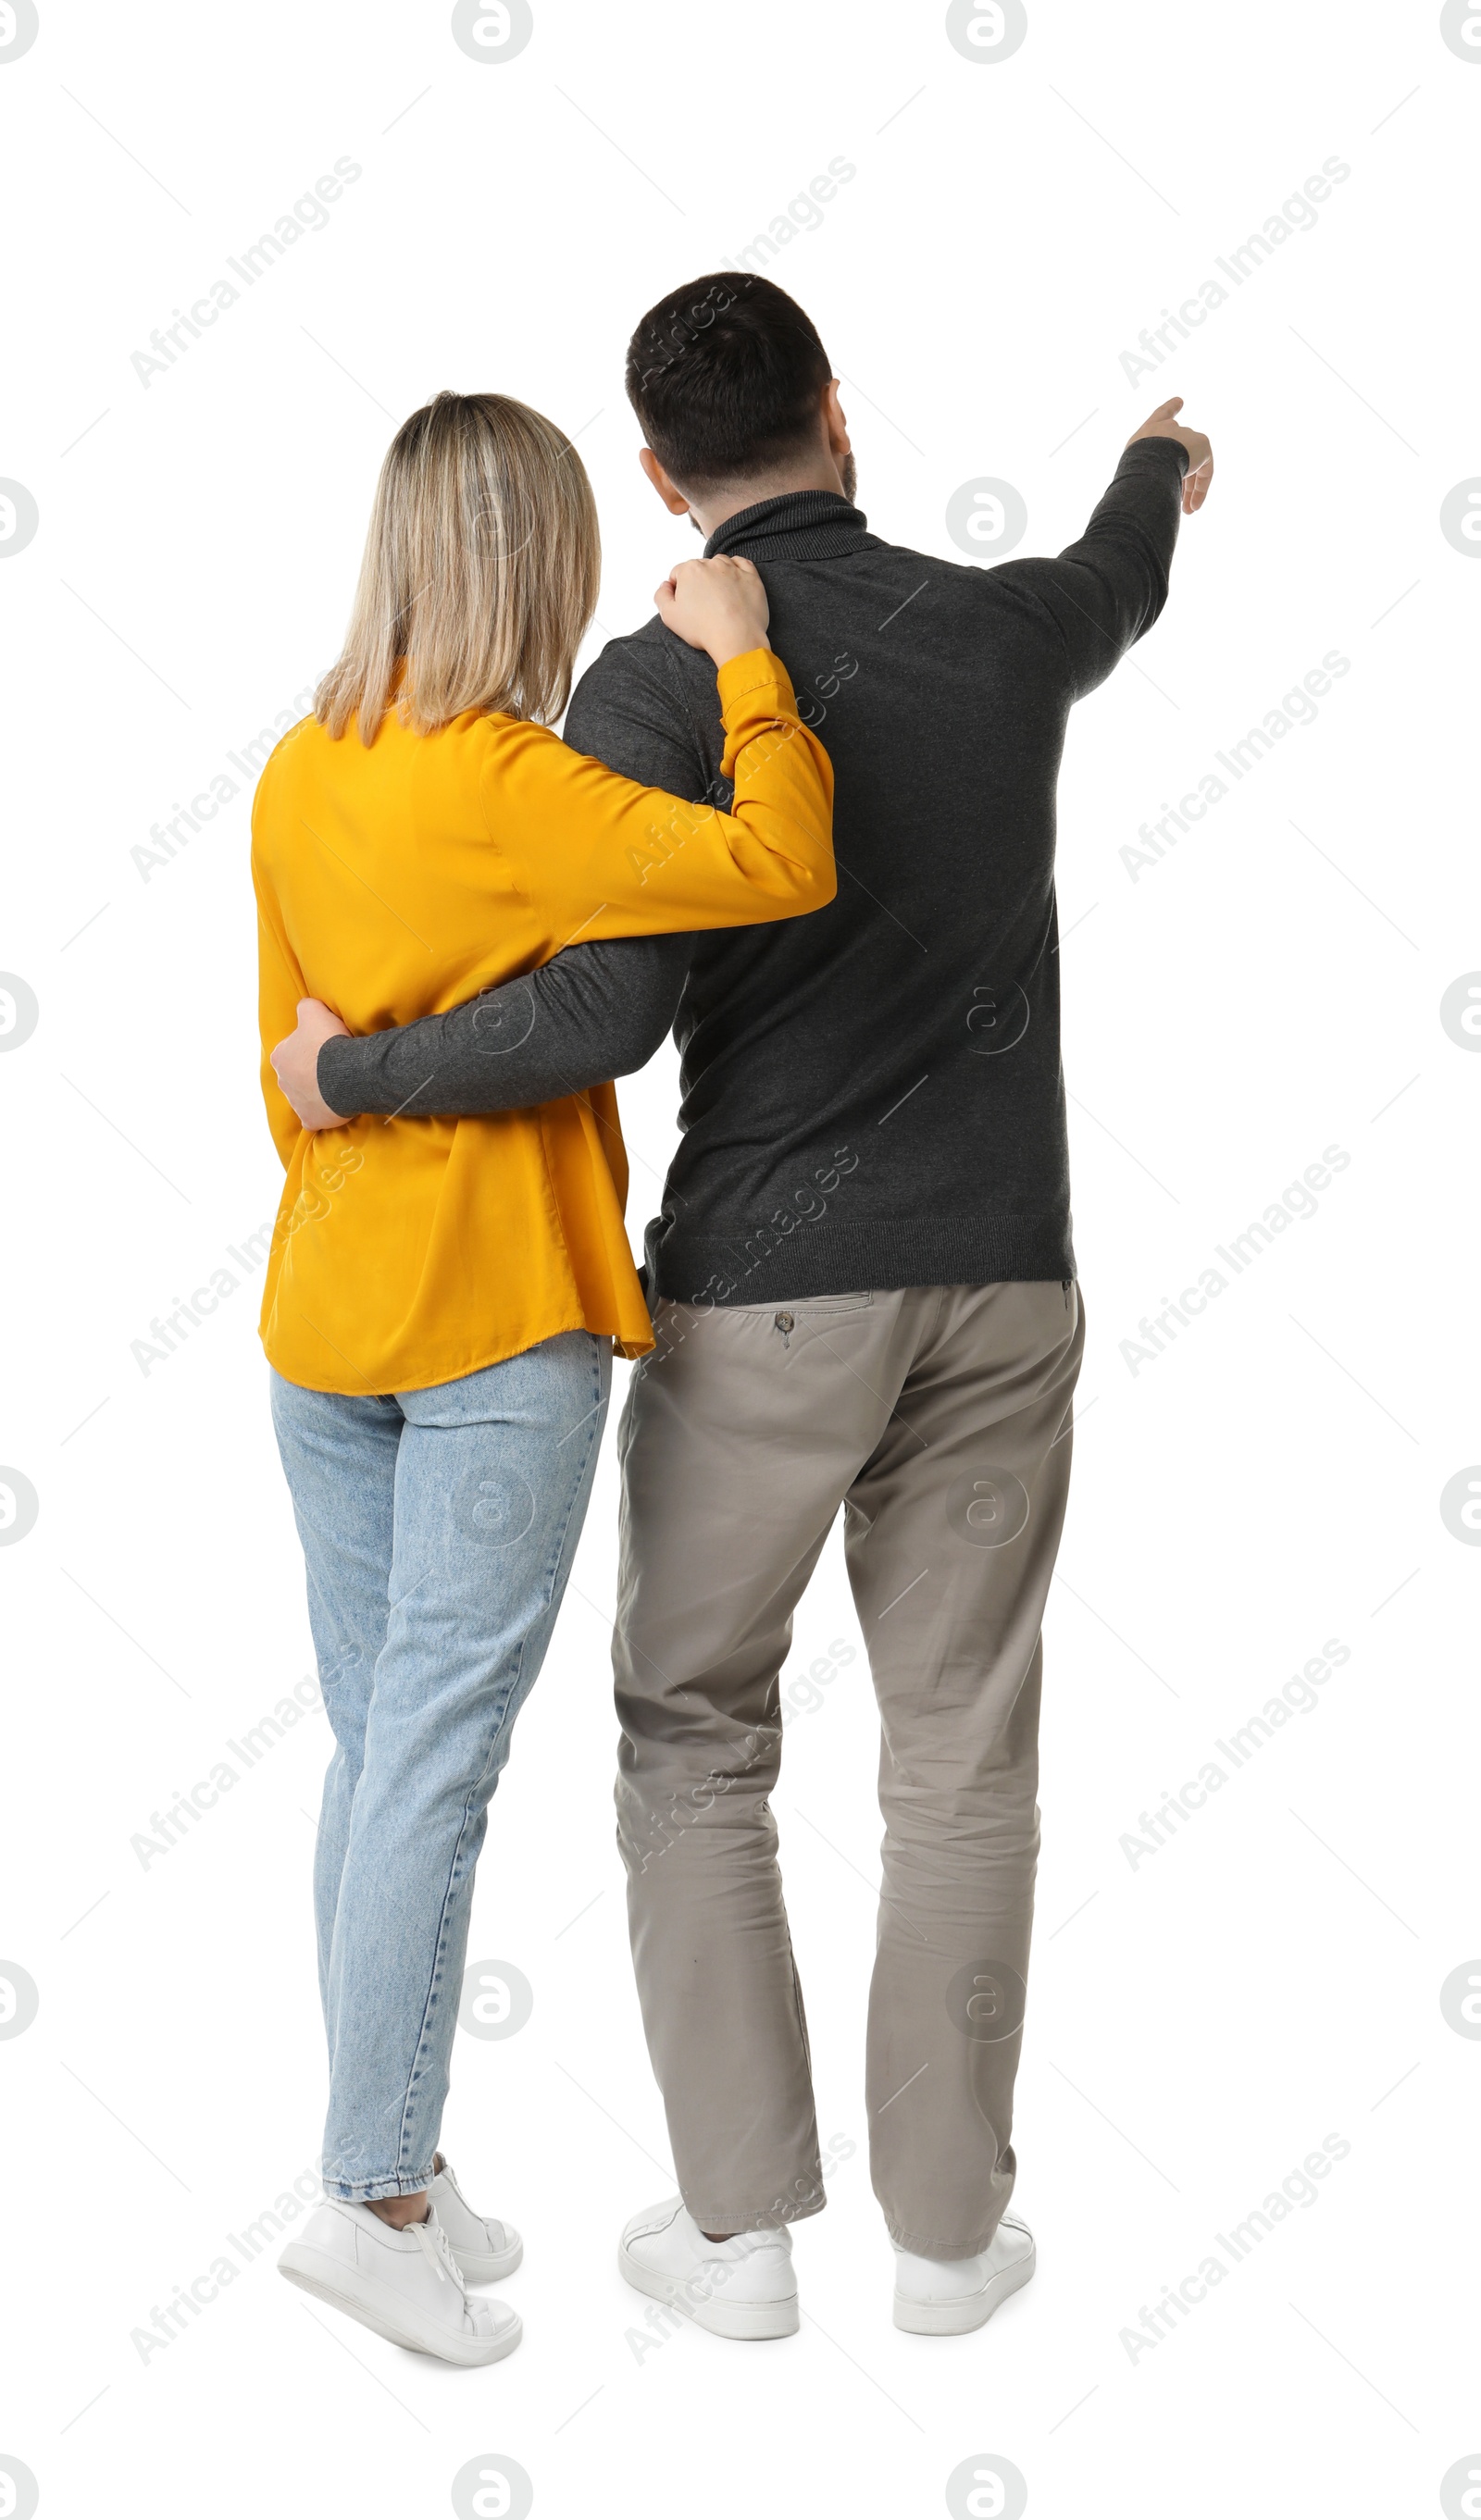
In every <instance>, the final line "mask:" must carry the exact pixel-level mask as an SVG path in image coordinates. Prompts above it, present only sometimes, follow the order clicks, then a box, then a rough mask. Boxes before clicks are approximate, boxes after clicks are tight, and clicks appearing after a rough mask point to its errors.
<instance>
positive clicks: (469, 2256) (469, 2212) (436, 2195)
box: [426, 2155, 524, 2283]
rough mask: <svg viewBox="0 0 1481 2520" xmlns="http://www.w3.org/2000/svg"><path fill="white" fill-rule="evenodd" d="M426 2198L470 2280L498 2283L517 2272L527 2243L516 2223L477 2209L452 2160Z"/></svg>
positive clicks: (438, 2174)
mask: <svg viewBox="0 0 1481 2520" xmlns="http://www.w3.org/2000/svg"><path fill="white" fill-rule="evenodd" d="M439 2159H440V2155H439ZM426 2201H427V2203H428V2204H429V2205H430V2207H431V2209H432V2212H433V2213H434V2214H435V2215H436V2217H437V2220H438V2222H439V2223H440V2224H441V2226H442V2228H443V2229H444V2231H445V2232H446V2233H447V2237H448V2244H449V2246H450V2248H451V2249H452V2253H453V2255H454V2257H455V2258H456V2259H457V2261H458V2265H459V2268H460V2270H461V2272H462V2274H463V2278H464V2281H465V2282H466V2283H498V2282H499V2281H500V2280H501V2278H502V2277H503V2276H505V2275H512V2274H513V2273H514V2272H515V2269H516V2266H517V2265H518V2264H519V2261H520V2259H521V2258H522V2257H523V2255H524V2242H523V2241H522V2240H521V2239H520V2237H519V2234H518V2232H517V2231H516V2229H515V2227H514V2225H513V2223H496V2222H494V2221H493V2220H492V2219H485V2217H484V2216H483V2215H481V2214H475V2213H474V2212H473V2209H472V2207H471V2205H470V2203H469V2201H468V2198H467V2197H466V2196H465V2195H464V2193H463V2190H462V2188H461V2187H460V2186H459V2184H458V2179H457V2174H456V2172H455V2171H454V2169H453V2166H452V2163H451V2162H450V2161H444V2162H443V2163H442V2167H441V2169H440V2170H439V2171H438V2172H437V2174H436V2177H435V2178H434V2179H433V2181H432V2183H431V2185H430V2186H429V2187H428V2189H427V2191H426Z"/></svg>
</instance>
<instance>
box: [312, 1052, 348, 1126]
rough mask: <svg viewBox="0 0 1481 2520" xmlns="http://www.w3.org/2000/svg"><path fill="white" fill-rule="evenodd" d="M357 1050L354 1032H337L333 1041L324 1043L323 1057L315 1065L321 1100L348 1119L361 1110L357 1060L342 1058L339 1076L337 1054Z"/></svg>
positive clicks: (341, 1116)
mask: <svg viewBox="0 0 1481 2520" xmlns="http://www.w3.org/2000/svg"><path fill="white" fill-rule="evenodd" d="M354 1047H355V1036H354V1034H353V1033H337V1034H336V1035H335V1037H334V1039H333V1040H332V1041H321V1043H320V1044H319V1056H318V1057H317V1059H316V1060H315V1062H314V1083H315V1085H316V1086H317V1087H318V1090H319V1099H320V1101H321V1102H327V1103H328V1105H329V1107H330V1109H331V1110H332V1111H337V1112H338V1114H339V1116H340V1118H341V1119H346V1120H347V1119H351V1118H353V1117H354V1115H355V1113H356V1112H357V1111H358V1109H359V1099H358V1094H357V1092H356V1089H355V1077H354V1061H353V1059H351V1058H345V1057H341V1058H339V1061H338V1073H337V1074H336V1055H337V1053H341V1052H349V1051H353V1049H354ZM336 1086H337V1087H338V1088H339V1091H338V1092H336V1090H335V1089H336Z"/></svg>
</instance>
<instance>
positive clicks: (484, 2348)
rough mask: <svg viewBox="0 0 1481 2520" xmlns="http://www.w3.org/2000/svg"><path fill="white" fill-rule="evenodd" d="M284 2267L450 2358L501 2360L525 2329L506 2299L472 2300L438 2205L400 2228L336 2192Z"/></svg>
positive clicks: (412, 2343) (323, 2296)
mask: <svg viewBox="0 0 1481 2520" xmlns="http://www.w3.org/2000/svg"><path fill="white" fill-rule="evenodd" d="M278 2273H280V2274H283V2275H287V2277H288V2279H289V2282H290V2283H293V2284H298V2285H299V2286H301V2288H302V2290H303V2291H304V2292H311V2293H316V2294H317V2295H318V2297H319V2299H320V2300H321V2301H327V2302H329V2303H330V2304H331V2305H332V2306H333V2308H334V2309H336V2310H342V2311H343V2312H344V2314H345V2316H346V2317H347V2318H358V2320H359V2321H360V2324H361V2326H362V2327H373V2328H374V2329H375V2331H376V2333H377V2335H378V2336H388V2337H389V2339H390V2341H391V2343H392V2344H393V2345H404V2346H406V2347H407V2348H408V2349H409V2351H410V2352H412V2353H413V2354H435V2355H436V2356H437V2357H438V2359H439V2361H441V2362H443V2363H498V2362H499V2361H501V2360H502V2358H503V2357H504V2356H505V2355H506V2354H513V2352H514V2350H515V2347H516V2345H517V2344H518V2342H519V2339H520V2337H521V2335H522V2334H523V2332H524V2331H523V2325H522V2322H521V2321H520V2319H519V2318H518V2317H517V2316H516V2313H515V2312H514V2311H512V2310H507V2309H506V2308H505V2306H504V2304H503V2303H502V2302H487V2301H470V2299H469V2297H468V2294H467V2293H466V2292H465V2291H464V2289H463V2277H462V2275H461V2274H460V2273H459V2271H458V2264H457V2260H456V2259H455V2258H454V2256H453V2253H452V2250H451V2249H450V2247H449V2246H448V2240H447V2234H446V2232H445V2231H444V2230H443V2228H442V2226H441V2225H440V2223H439V2222H438V2220H437V2217H436V2214H435V2212H434V2211H433V2212H429V2213H428V2215H427V2218H426V2222H425V2223H409V2224H408V2225H407V2227H406V2228H405V2230H404V2231H397V2230H395V2229H393V2228H392V2227H391V2225H390V2224H389V2223H383V2222H382V2221H381V2217H380V2215H379V2214H373V2213H372V2211H371V2209H370V2207H369V2206H368V2205H346V2204H343V2203H341V2202H340V2200H339V2199H338V2198H337V2197H333V2198H330V2199H329V2200H328V2201H327V2202H326V2203H325V2204H323V2205H321V2206H319V2207H318V2209H317V2210H316V2212H314V2213H312V2214H311V2215H310V2216H309V2219H308V2221H307V2222H306V2223H305V2224H304V2226H303V2229H302V2231H301V2232H300V2233H299V2235H298V2237H297V2239H295V2240H290V2242H289V2244H288V2246H287V2248H286V2249H285V2250H284V2252H283V2255H282V2257H281V2258H280V2259H279V2260H278Z"/></svg>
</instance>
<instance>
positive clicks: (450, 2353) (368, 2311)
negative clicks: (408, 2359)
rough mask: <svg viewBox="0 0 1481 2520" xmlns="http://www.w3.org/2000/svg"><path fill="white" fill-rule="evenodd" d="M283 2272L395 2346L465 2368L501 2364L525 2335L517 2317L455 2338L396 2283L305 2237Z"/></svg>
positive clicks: (292, 2248)
mask: <svg viewBox="0 0 1481 2520" xmlns="http://www.w3.org/2000/svg"><path fill="white" fill-rule="evenodd" d="M278 2273H280V2275H285V2276H286V2277H287V2279H288V2281H289V2282H290V2283H291V2284H296V2285H297V2287H298V2289H299V2291H300V2292H311V2293H312V2294H313V2295H314V2296H315V2298H316V2300H319V2301H325V2302H328V2303H329V2305H330V2307H331V2309H333V2310H341V2311H343V2313H344V2316H345V2318H354V2319H358V2321H359V2323H360V2325H361V2326H362V2327H370V2328H373V2329H374V2330H375V2332H376V2334H377V2335H378V2336H383V2337H385V2338H386V2339H387V2341H388V2342H389V2343H390V2344H392V2345H402V2346H404V2347H405V2348H406V2350H407V2352H408V2353H410V2354H430V2355H433V2356H434V2357H435V2358H436V2360H437V2361H438V2362H439V2363H460V2364H462V2365H463V2366H464V2367H465V2368H468V2367H471V2366H472V2365H474V2364H482V2363H501V2362H502V2361H503V2360H504V2357H505V2355H506V2354H513V2352H514V2350H515V2348H516V2345H517V2344H518V2342H519V2339H520V2337H521V2336H522V2335H523V2333H524V2326H523V2322H522V2320H520V2319H519V2318H515V2319H514V2320H513V2322H512V2324H511V2325H510V2326H508V2327H503V2328H501V2329H500V2331H499V2333H498V2335H497V2336H451V2335H449V2333H448V2331H447V2329H446V2328H439V2327H437V2326H435V2325H434V2324H433V2322H432V2321H431V2320H430V2319H428V2320H426V2321H425V2322H424V2321H423V2320H421V2319H419V2318H418V2316H417V2314H416V2312H415V2310H413V2309H412V2307H411V2305H410V2303H408V2302H406V2301H404V2300H403V2299H402V2298H401V2295H400V2294H399V2293H398V2292H396V2291H395V2289H394V2287H393V2286H392V2285H390V2284H383V2283H381V2282H379V2281H378V2280H377V2278H376V2277H375V2276H374V2275H364V2274H360V2273H355V2274H353V2275H351V2273H350V2272H349V2270H348V2269H347V2268H346V2267H345V2266H344V2265H342V2263H341V2262H340V2261H339V2259H337V2258H332V2257H330V2256H329V2255H328V2254H327V2252H326V2251H324V2250H322V2249H310V2248H305V2247H304V2245H303V2243H302V2242H301V2241H293V2240H291V2241H290V2242H289V2245H288V2247H287V2248H286V2249H285V2250H284V2252H283V2255H282V2257H281V2258H280V2259H279V2260H278Z"/></svg>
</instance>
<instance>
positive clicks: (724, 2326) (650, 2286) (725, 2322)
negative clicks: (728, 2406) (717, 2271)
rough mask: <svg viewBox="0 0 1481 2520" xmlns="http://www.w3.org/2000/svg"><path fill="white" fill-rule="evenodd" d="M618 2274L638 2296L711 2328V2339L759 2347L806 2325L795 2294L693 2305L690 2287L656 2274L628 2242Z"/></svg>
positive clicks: (619, 2251)
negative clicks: (641, 2294) (643, 2295)
mask: <svg viewBox="0 0 1481 2520" xmlns="http://www.w3.org/2000/svg"><path fill="white" fill-rule="evenodd" d="M617 2273H619V2274H620V2275H621V2277H622V2279H623V2282H624V2283H630V2284H631V2285H632V2287H633V2290H634V2292H645V2293H647V2294H648V2296H649V2298H650V2300H651V2301H663V2302H667V2304H668V2306H669V2308H670V2310H676V2311H678V2313H679V2315H680V2317H681V2318H687V2319H689V2320H690V2321H691V2322H692V2323H693V2325H695V2326H696V2327H703V2328H707V2329H708V2331H709V2333H710V2335H711V2336H729V2337H731V2338H733V2339H734V2340H735V2341H736V2342H737V2343H740V2344H759V2343H760V2342H761V2341H762V2340H763V2339H765V2338H768V2337H773V2336H795V2335H796V2333H797V2330H798V2328H799V2327H800V2326H801V2324H802V2320H801V2317H800V2314H799V2312H798V2309H797V2296H796V2294H795V2293H791V2294H789V2295H788V2296H787V2298H786V2299H785V2301H715V2300H714V2299H711V2300H709V2301H698V2302H696V2301H692V2300H691V2299H690V2297H689V2287H688V2285H687V2284H685V2283H682V2282H681V2281H680V2279H679V2277H678V2276H677V2275H660V2274H655V2273H653V2271H652V2269H651V2267H646V2266H645V2265H644V2264H643V2261H642V2259H641V2258H635V2257H634V2256H633V2254H632V2251H631V2250H630V2249H629V2247H628V2245H627V2242H626V2241H625V2240H623V2241H621V2242H619V2244H618V2248H617Z"/></svg>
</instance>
